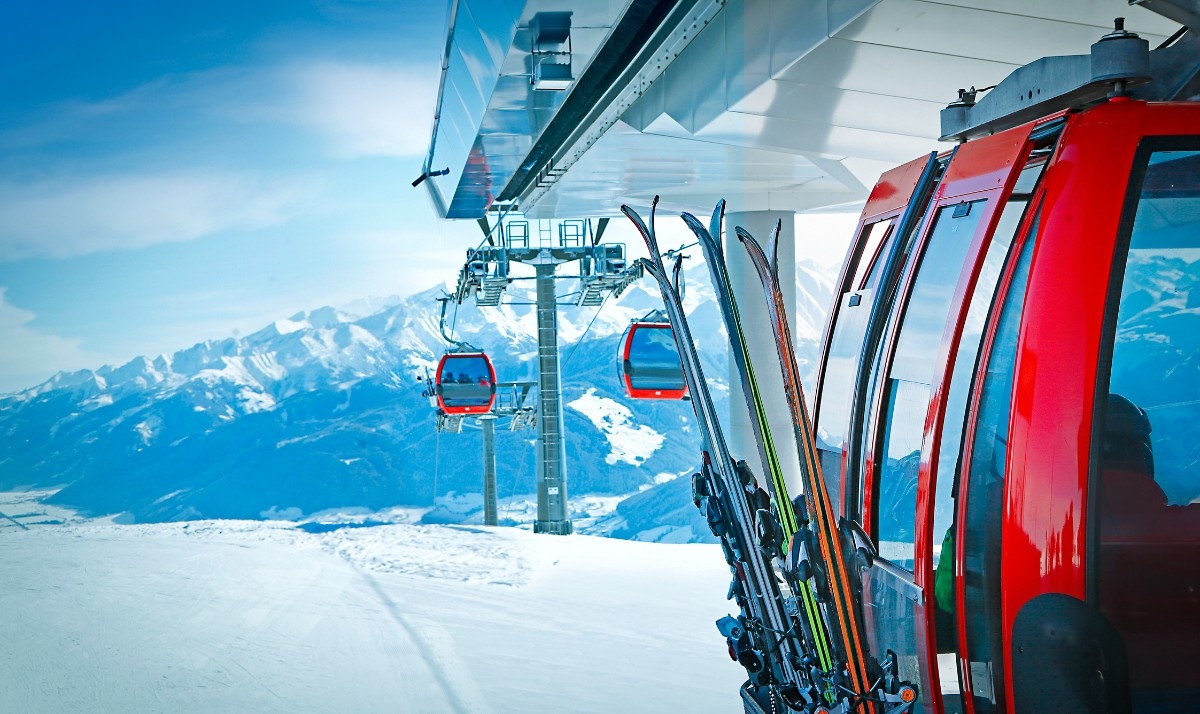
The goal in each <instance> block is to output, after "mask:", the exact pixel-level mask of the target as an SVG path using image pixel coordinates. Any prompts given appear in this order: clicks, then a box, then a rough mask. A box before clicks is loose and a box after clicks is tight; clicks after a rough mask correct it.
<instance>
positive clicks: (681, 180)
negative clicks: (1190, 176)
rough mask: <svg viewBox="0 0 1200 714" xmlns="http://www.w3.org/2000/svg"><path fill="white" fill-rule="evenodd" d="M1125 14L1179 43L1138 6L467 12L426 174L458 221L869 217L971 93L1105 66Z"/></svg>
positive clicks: (971, 3) (528, 7)
mask: <svg viewBox="0 0 1200 714" xmlns="http://www.w3.org/2000/svg"><path fill="white" fill-rule="evenodd" d="M565 13H570V15H569V35H568V36H567V38H566V39H565V40H564V38H563V33H562V29H561V28H562V23H563V20H564V17H565ZM1116 17H1126V18H1127V21H1126V28H1127V29H1129V30H1131V31H1134V32H1137V33H1139V34H1140V35H1141V36H1142V37H1144V38H1146V39H1147V40H1149V42H1150V46H1151V47H1154V46H1156V45H1158V44H1159V43H1161V42H1162V41H1163V40H1165V39H1166V38H1167V37H1168V36H1170V35H1171V34H1172V33H1173V32H1175V30H1176V29H1178V25H1177V24H1176V23H1173V22H1172V21H1170V20H1167V19H1165V18H1163V17H1160V16H1159V15H1156V14H1153V13H1151V12H1149V11H1147V10H1145V9H1143V8H1139V7H1136V6H1133V7H1131V6H1130V5H1129V4H1128V3H1127V2H1126V0H1056V1H1055V2H1045V1H1044V0H946V1H939V2H929V1H926V0H805V1H803V2H801V1H798V0H728V1H720V2H712V1H709V0H699V1H697V0H658V1H656V0H619V1H618V0H609V1H608V2H604V1H603V0H529V1H528V2H524V1H523V0H506V1H505V2H497V0H452V2H451V14H450V23H449V28H448V32H447V38H446V55H445V58H444V61H443V76H442V86H441V90H440V94H439V99H438V111H437V117H436V118H435V122H434V123H435V128H434V131H433V136H432V139H431V146H430V151H429V156H428V159H427V162H426V165H425V166H424V170H425V171H426V172H427V173H436V172H438V171H441V170H443V169H448V173H447V174H446V175H440V176H431V177H430V178H429V179H428V180H427V181H426V184H427V186H428V189H429V191H430V195H431V196H432V198H433V201H434V203H435V205H436V206H437V207H438V210H439V211H440V212H441V214H442V215H443V216H444V217H446V218H464V219H476V218H479V217H482V216H484V215H485V213H486V211H487V210H488V209H489V208H490V207H492V206H494V205H495V204H508V203H512V202H516V204H517V205H518V206H519V209H520V210H521V211H522V212H523V213H525V215H527V216H529V217H533V218H575V217H582V216H613V215H618V214H619V208H620V205H621V204H622V203H628V204H630V205H632V206H634V207H637V208H645V207H647V206H648V205H649V203H650V201H651V199H652V198H653V196H655V195H656V194H657V195H661V196H662V200H663V205H664V208H667V209H671V210H691V211H708V210H711V207H712V205H713V203H714V202H715V201H716V200H717V199H718V198H725V199H727V200H728V201H729V203H730V206H731V209H733V210H737V211H760V210H777V211H797V212H803V211H817V210H839V209H841V210H857V208H858V206H859V205H861V201H862V200H863V199H864V198H865V197H866V195H867V192H868V191H869V189H870V187H871V186H872V185H873V184H874V183H875V180H876V178H877V177H878V176H879V174H880V173H881V172H882V171H884V170H885V169H888V168H891V167H893V166H895V165H897V164H900V163H903V162H905V161H908V160H911V159H913V158H915V157H917V156H919V155H921V154H923V153H927V152H929V151H933V150H937V149H939V148H946V146H947V145H946V144H941V143H939V142H938V141H937V136H938V134H939V129H940V124H939V115H938V113H939V111H940V110H941V109H942V108H944V107H945V106H946V105H947V104H948V103H950V102H951V101H953V100H954V99H955V98H956V97H957V90H958V89H959V88H966V87H971V86H975V87H980V88H982V87H987V86H990V85H994V84H996V83H998V82H999V81H1000V80H1002V79H1003V78H1004V77H1005V76H1007V75H1008V74H1009V73H1010V72H1012V71H1013V70H1014V69H1016V68H1018V67H1020V66H1022V65H1024V64H1027V63H1029V62H1031V61H1033V60H1035V59H1038V58H1040V57H1043V56H1048V55H1072V54H1087V53H1088V51H1089V48H1090V46H1091V45H1092V43H1094V42H1096V41H1097V40H1098V39H1099V38H1100V37H1101V36H1103V35H1104V34H1106V33H1107V32H1109V31H1111V29H1112V27H1113V19H1114V18H1116ZM564 64H567V65H568V66H567V67H566V68H565V69H564V68H563V67H562V66H558V67H551V66H549V65H564ZM564 73H565V74H566V75H567V76H569V77H570V81H569V83H566V87H567V88H566V89H562V90H557V91H556V90H549V89H537V88H535V87H534V85H533V82H535V81H537V82H541V83H543V84H544V85H553V83H554V82H553V80H555V79H556V78H557V79H561V78H562V76H563V75H564Z"/></svg>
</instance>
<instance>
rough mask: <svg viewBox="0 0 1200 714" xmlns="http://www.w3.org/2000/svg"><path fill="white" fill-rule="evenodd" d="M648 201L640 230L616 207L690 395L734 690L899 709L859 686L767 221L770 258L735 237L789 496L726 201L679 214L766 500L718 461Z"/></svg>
mask: <svg viewBox="0 0 1200 714" xmlns="http://www.w3.org/2000/svg"><path fill="white" fill-rule="evenodd" d="M657 204H658V198H657V197H655V199H654V204H653V206H652V208H651V214H650V224H649V225H647V224H646V223H645V222H643V221H642V219H641V217H640V216H638V214H637V213H636V212H635V211H633V209H631V208H629V207H628V206H622V207H621V210H622V211H623V212H624V213H625V215H626V216H628V217H629V219H630V220H631V221H633V223H634V225H635V226H636V227H637V229H638V232H639V233H641V235H642V237H643V239H644V240H645V241H646V246H647V249H648V250H649V253H650V263H649V265H647V267H646V270H647V272H649V273H650V274H651V276H652V277H654V278H655V280H656V281H657V282H658V285H659V289H660V291H661V292H662V296H663V302H664V304H665V305H666V312H667V315H668V317H669V319H670V322H671V324H672V327H673V328H674V333H675V339H676V343H677V346H678V348H679V354H680V359H681V362H682V364H683V368H684V375H685V378H686V379H687V381H688V387H689V389H690V390H691V393H692V395H693V397H692V404H693V408H694V409H695V412H696V418H697V421H698V422H699V424H700V431H701V435H702V437H703V440H704V446H705V452H704V462H703V468H702V470H701V472H700V473H698V474H696V475H695V477H693V492H694V495H695V500H696V504H697V506H699V507H701V508H702V509H703V510H704V512H705V515H706V517H707V519H708V522H709V525H710V527H711V528H712V530H713V532H714V534H716V535H717V536H718V537H719V538H720V540H721V544H722V547H723V550H724V553H725V558H726V561H727V562H728V564H729V566H730V569H731V570H732V572H733V574H734V580H733V583H732V585H731V587H730V596H731V597H732V598H736V600H737V603H738V605H739V607H740V609H741V615H740V616H739V617H737V618H734V617H732V616H730V617H726V618H723V619H722V620H720V621H718V623H717V625H718V628H719V629H720V631H721V633H722V634H724V635H725V636H726V638H727V641H728V643H729V647H730V656H731V657H733V658H734V659H736V660H738V661H739V662H740V663H741V664H742V665H743V666H744V667H745V668H746V671H747V673H748V674H749V681H748V682H747V683H746V685H745V686H744V687H743V689H742V695H743V700H744V702H745V705H746V709H747V711H755V710H756V709H763V710H765V709H774V708H775V707H776V704H780V703H781V704H783V705H786V706H787V707H788V708H790V709H792V710H796V711H805V712H813V713H815V712H830V713H831V714H839V713H845V712H849V711H851V710H852V709H853V708H855V707H856V706H858V705H859V704H868V705H871V704H878V705H880V710H881V711H884V712H888V713H889V714H899V713H900V712H904V711H907V710H908V709H909V708H911V706H912V705H913V703H914V702H915V700H916V690H915V688H913V687H912V686H911V685H909V684H907V683H903V682H898V681H897V680H896V678H895V677H894V676H887V677H885V678H882V679H879V680H876V681H875V682H874V683H870V682H869V680H868V676H869V675H868V666H867V648H866V646H865V644H864V641H863V638H862V634H861V633H862V627H861V624H860V616H859V608H858V604H857V601H856V598H855V595H854V592H855V591H854V588H853V585H852V583H851V580H850V572H849V569H848V567H847V566H846V563H845V559H844V558H843V556H842V550H841V547H840V544H841V542H842V541H841V536H840V534H839V530H838V528H837V524H836V523H835V522H834V519H833V511H832V507H831V505H830V503H829V497H828V494H827V493H826V491H825V488H824V483H823V481H822V478H821V472H820V467H819V461H818V460H817V453H816V443H815V439H814V438H813V434H812V426H811V423H810V422H809V419H808V413H807V410H806V408H805V404H804V393H803V387H802V385H801V382H800V378H799V368H798V366H797V363H796V357H795V353H794V350H793V347H792V339H791V330H790V327H789V326H788V322H787V315H786V312H785V310H784V301H783V296H782V293H781V292H780V288H779V275H778V265H777V261H778V236H779V230H778V226H777V227H776V231H775V235H774V236H773V239H772V242H771V244H770V248H771V258H768V257H767V253H766V251H764V250H763V248H762V246H761V245H760V244H759V243H758V242H757V241H756V240H755V239H754V237H753V236H751V235H750V234H749V233H748V232H746V231H745V230H743V229H742V228H740V227H739V228H737V229H736V232H737V235H738V238H739V240H740V241H741V242H742V244H743V245H744V246H745V247H746V250H747V251H748V254H749V257H750V259H751V262H752V263H753V264H754V266H755V269H756V271H757V273H758V276H759V279H760V281H761V282H762V286H763V290H764V293H765V295H766V297H767V306H768V311H769V314H770V317H771V323H772V332H773V335H774V338H775V341H776V346H777V348H778V351H779V364H780V369H781V371H782V374H783V383H784V388H785V392H786V395H787V401H788V407H789V411H790V413H791V417H792V424H793V438H794V439H795V440H796V447H797V451H798V453H799V455H800V472H801V475H802V481H803V482H802V484H801V487H802V488H803V495H798V496H797V497H796V498H795V500H794V501H793V500H792V499H791V497H790V496H789V492H788V484H787V482H786V479H785V475H784V473H783V468H782V465H781V464H780V461H779V457H778V454H777V453H776V450H775V445H774V440H773V437H772V435H771V429H770V424H769V422H768V419H767V413H766V409H765V407H764V405H763V400H762V395H761V393H760V391H759V387H758V382H757V379H756V377H755V374H754V367H753V364H752V362H751V360H750V354H749V348H748V345H747V342H746V339H745V334H744V332H743V328H742V323H741V316H740V314H739V312H738V307H737V301H736V299H735V297H734V295H733V290H732V287H731V285H730V281H729V276H728V272H727V269H726V266H725V259H724V254H723V252H722V249H721V243H720V236H721V223H722V219H723V217H724V208H725V202H724V201H720V202H718V204H717V206H716V209H715V210H714V211H713V215H712V218H711V220H710V222H709V225H708V226H707V227H706V226H705V225H704V224H703V223H701V222H700V221H699V220H697V219H696V218H695V217H694V216H692V215H691V214H687V213H684V214H683V219H684V221H685V222H686V223H687V225H688V227H689V228H691V230H692V232H693V233H695V234H696V237H697V239H698V241H699V243H700V247H701V249H702V250H703V251H704V255H705V259H706V262H707V264H708V266H709V271H710V273H711V275H712V280H713V285H714V288H715V289H716V292H717V298H718V303H719V304H720V308H721V314H722V319H723V321H724V323H725V326H726V330H727V332H728V334H729V338H730V341H731V343H732V344H731V347H732V354H733V358H734V363H735V365H736V367H737V371H738V377H739V380H740V382H741V385H742V391H743V394H744V395H745V398H746V407H747V409H748V411H749V413H750V417H751V419H750V422H751V425H752V428H753V431H754V436H755V441H756V443H757V446H758V451H759V456H760V458H761V460H762V463H763V464H764V465H765V468H766V469H767V471H768V474H767V479H766V480H767V484H768V487H769V489H770V494H768V493H767V492H766V491H765V490H764V489H762V488H761V487H759V486H758V482H757V479H756V478H755V477H754V474H753V473H751V470H750V468H749V467H748V466H747V465H746V463H745V462H744V461H734V459H733V458H732V456H730V454H729V451H728V447H727V445H726V443H725V438H724V434H723V432H722V431H721V427H720V424H719V422H718V420H717V415H716V411H715V409H714V408H713V406H712V397H711V395H710V394H709V392H708V387H707V382H706V381H705V379H704V375H703V370H702V368H701V366H700V360H699V356H698V354H697V352H696V348H695V343H694V341H693V339H692V336H691V332H690V329H689V327H688V324H687V318H686V315H685V314H684V311H683V305H682V301H681V300H680V297H679V295H678V294H677V293H676V292H675V290H674V287H673V286H672V284H671V282H670V281H669V280H667V271H666V268H665V266H664V264H663V260H662V253H661V251H660V250H659V247H658V243H657V239H656V237H655V233H654V213H655V211H656V209H657ZM678 267H679V266H678V263H677V264H676V266H675V269H676V270H678ZM780 572H781V573H782V574H783V577H782V578H780V577H779V576H778V574H777V573H780ZM883 669H885V670H893V671H891V672H885V675H894V665H891V664H890V663H889V662H887V661H886V660H885V663H884V665H883ZM885 681H886V682H887V684H886V685H884V684H882V683H883V682H885Z"/></svg>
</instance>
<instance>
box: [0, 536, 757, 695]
mask: <svg viewBox="0 0 1200 714" xmlns="http://www.w3.org/2000/svg"><path fill="white" fill-rule="evenodd" d="M65 520H66V522H64V523H59V524H43V525H36V524H32V525H29V526H28V530H22V529H21V528H19V527H17V526H13V525H11V524H9V527H2V528H0V583H2V584H3V585H2V586H0V613H2V616H0V642H2V643H3V646H0V711H4V712H36V713H40V712H64V711H73V712H308V711H340V712H438V713H440V712H497V713H499V712H528V711H543V710H546V711H550V710H554V711H564V712H618V711H619V712H663V711H687V712H736V711H740V708H741V707H740V702H739V700H738V697H737V686H738V684H739V683H740V681H741V679H742V676H741V669H740V667H739V666H738V665H736V664H735V663H733V662H731V661H729V659H728V656H727V655H726V648H725V643H724V641H723V639H722V638H721V636H720V635H719V634H718V633H717V631H716V628H715V627H714V625H713V622H714V621H715V620H716V619H717V618H719V617H720V616H722V615H724V614H726V613H727V612H729V611H730V604H729V603H727V602H726V601H725V599H724V596H725V591H726V587H727V585H728V577H729V575H728V570H727V568H726V566H725V564H724V562H723V561H722V559H721V553H720V550H719V548H718V547H717V546H711V545H664V544H651V543H638V542H630V541H620V540H613V539H607V538H598V537H590V536H580V535H575V536H569V537H554V536H541V535H538V536H535V535H533V534H532V533H530V532H528V531H526V530H522V529H516V528H482V527H471V526H420V525H404V524H401V525H375V526H369V527H349V526H347V527H341V528H338V527H336V526H329V527H325V526H323V527H322V528H320V529H309V530H308V531H306V530H303V529H301V528H299V527H297V526H296V524H293V523H290V522H284V521H264V522H258V521H255V522H249V521H199V522H192V523H175V524H156V525H115V524H111V523H102V522H81V521H80V520H79V519H65Z"/></svg>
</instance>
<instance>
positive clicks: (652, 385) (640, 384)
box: [629, 325, 685, 390]
mask: <svg viewBox="0 0 1200 714" xmlns="http://www.w3.org/2000/svg"><path fill="white" fill-rule="evenodd" d="M629 363H630V369H631V372H630V375H629V381H630V383H631V384H632V385H633V388H634V389H656V390H679V389H683V388H684V386H685V385H684V379H683V367H682V366H681V365H680V362H679V352H678V348H677V347H676V345H675V335H674V334H673V333H672V332H671V328H670V327H667V326H661V327H660V326H656V325H638V326H637V327H635V328H634V330H633V334H632V336H631V337H630V344H629Z"/></svg>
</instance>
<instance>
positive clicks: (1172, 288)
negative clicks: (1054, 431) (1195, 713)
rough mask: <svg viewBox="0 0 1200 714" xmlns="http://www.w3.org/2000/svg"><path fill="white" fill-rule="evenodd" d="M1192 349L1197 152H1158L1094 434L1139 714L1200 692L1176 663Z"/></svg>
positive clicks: (1194, 362)
mask: <svg viewBox="0 0 1200 714" xmlns="http://www.w3.org/2000/svg"><path fill="white" fill-rule="evenodd" d="M1198 348H1200V151H1156V152H1154V153H1153V154H1151V155H1150V158H1149V161H1148V162H1147V165H1146V173H1145V180H1144V182H1143V186H1142V192H1141V195H1140V198H1139V201H1138V204H1137V208H1136V213H1135V217H1134V222H1133V230H1132V235H1131V236H1130V246H1129V257H1128V261H1127V264H1126V266H1125V274H1124V281H1123V284H1122V286H1121V301H1120V306H1119V309H1118V312H1117V324H1116V330H1115V342H1114V345H1113V351H1112V374H1111V378H1110V381H1109V387H1108V395H1107V399H1106V400H1105V401H1106V405H1105V410H1104V412H1103V417H1102V418H1103V420H1104V421H1103V422H1102V423H1101V425H1100V428H1099V429H1098V432H1097V433H1098V437H1099V438H1101V439H1102V442H1101V448H1100V453H1101V460H1100V468H1099V469H1098V472H1099V477H1100V501H1099V510H1100V528H1099V533H1100V558H1099V593H1100V608H1101V610H1102V611H1103V612H1104V614H1105V615H1106V616H1107V617H1108V619H1109V621H1110V622H1112V624H1113V625H1114V626H1115V627H1116V628H1117V630H1118V631H1119V632H1120V633H1121V635H1122V637H1123V639H1124V640H1125V647H1126V652H1127V656H1128V658H1129V669H1130V681H1131V685H1132V687H1133V690H1134V705H1135V706H1134V708H1135V709H1146V710H1150V709H1153V710H1162V711H1167V710H1176V711H1182V710H1183V709H1186V708H1190V707H1191V706H1194V702H1195V701H1196V699H1195V698H1196V696H1197V695H1200V669H1197V668H1196V666H1195V664H1194V663H1193V662H1191V661H1189V660H1188V659H1187V658H1185V657H1181V656H1180V654H1181V653H1183V652H1188V651H1194V650H1195V647H1196V641H1197V637H1200V468H1197V464H1198V463H1200V439H1197V438H1196V424H1197V423H1200V352H1198ZM1101 396H1103V395H1101ZM1098 418H1101V417H1098ZM1133 573H1136V577H1131V574H1133Z"/></svg>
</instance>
